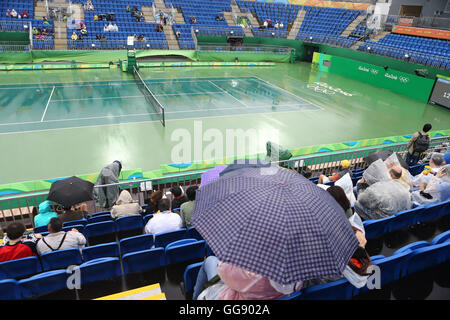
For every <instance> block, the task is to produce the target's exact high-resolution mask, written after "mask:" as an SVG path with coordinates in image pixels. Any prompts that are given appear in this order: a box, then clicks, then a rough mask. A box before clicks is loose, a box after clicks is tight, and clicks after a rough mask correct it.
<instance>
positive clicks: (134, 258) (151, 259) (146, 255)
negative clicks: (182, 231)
mask: <svg viewBox="0 0 450 320" xmlns="http://www.w3.org/2000/svg"><path fill="white" fill-rule="evenodd" d="M122 262H123V270H124V273H125V274H129V273H134V272H140V271H146V270H152V269H156V268H160V267H164V249H163V248H154V249H149V250H142V251H137V252H131V253H127V254H125V255H123V256H122Z"/></svg>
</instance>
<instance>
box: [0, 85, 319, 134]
mask: <svg viewBox="0 0 450 320" xmlns="http://www.w3.org/2000/svg"><path fill="white" fill-rule="evenodd" d="M146 84H147V86H148V88H149V89H150V90H151V91H152V93H153V94H154V95H155V97H156V98H157V100H158V101H159V102H160V103H161V105H162V106H163V107H164V108H165V116H166V120H171V119H186V118H202V117H219V116H226V115H238V114H239V115H241V114H251V113H270V112H289V111H313V110H320V107H317V106H315V105H313V104H312V103H311V102H308V101H307V100H305V99H303V98H301V97H298V96H296V95H295V94H293V93H290V92H288V91H286V90H284V89H282V88H279V87H277V86H275V85H272V84H270V83H268V82H266V81H264V80H262V79H259V78H257V77H229V78H228V77H226V78H225V77H221V78H219V77H217V78H181V79H151V80H146ZM11 92H20V93H21V94H20V97H21V98H20V99H17V98H18V95H16V94H11ZM0 104H1V105H2V106H5V107H3V108H1V109H0V133H4V132H17V131H19V132H20V131H29V130H42V129H56V128H67V127H83V126H90V125H104V124H109V123H114V122H142V121H156V120H158V117H157V114H156V113H155V111H154V110H153V109H152V107H151V106H149V105H148V104H147V103H146V101H145V98H144V96H143V95H142V93H141V92H140V91H139V89H138V87H137V86H136V84H135V83H134V81H100V82H84V83H66V84H54V85H52V84H45V85H42V84H41V85H24V86H20V85H19V86H8V85H6V86H1V87H0Z"/></svg>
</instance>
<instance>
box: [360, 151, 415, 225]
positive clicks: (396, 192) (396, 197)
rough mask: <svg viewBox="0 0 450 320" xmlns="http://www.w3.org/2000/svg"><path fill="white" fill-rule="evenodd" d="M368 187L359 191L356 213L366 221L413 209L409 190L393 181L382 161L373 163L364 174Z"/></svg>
mask: <svg viewBox="0 0 450 320" xmlns="http://www.w3.org/2000/svg"><path fill="white" fill-rule="evenodd" d="M363 178H364V183H365V184H367V187H366V188H365V189H364V190H359V191H358V198H357V200H356V202H355V206H354V207H355V211H356V213H358V215H359V216H360V217H361V218H362V219H364V220H370V219H381V218H386V217H389V216H391V215H393V214H395V213H397V212H399V211H403V210H408V209H411V198H410V194H409V192H408V190H406V188H404V187H402V186H400V185H399V183H398V182H396V181H394V180H392V178H391V176H390V174H389V171H388V169H387V167H386V165H385V164H384V162H383V161H382V160H381V159H378V160H377V161H375V162H373V163H372V164H371V165H370V166H369V167H368V168H367V169H366V170H365V171H364V173H363Z"/></svg>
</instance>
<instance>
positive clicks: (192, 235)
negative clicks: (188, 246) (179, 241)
mask: <svg viewBox="0 0 450 320" xmlns="http://www.w3.org/2000/svg"><path fill="white" fill-rule="evenodd" d="M186 238H188V239H189V238H194V239H197V240H203V237H202V236H201V235H200V233H198V231H197V230H195V227H189V228H187V230H186Z"/></svg>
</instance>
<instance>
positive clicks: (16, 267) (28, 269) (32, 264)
mask: <svg viewBox="0 0 450 320" xmlns="http://www.w3.org/2000/svg"><path fill="white" fill-rule="evenodd" d="M41 271H42V267H41V262H40V261H39V258H38V257H26V258H21V259H16V260H11V261H5V262H1V263H0V274H2V275H3V277H4V278H11V279H15V278H21V277H26V276H30V275H34V274H36V273H39V272H41Z"/></svg>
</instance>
